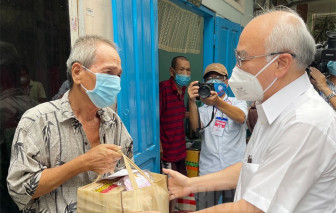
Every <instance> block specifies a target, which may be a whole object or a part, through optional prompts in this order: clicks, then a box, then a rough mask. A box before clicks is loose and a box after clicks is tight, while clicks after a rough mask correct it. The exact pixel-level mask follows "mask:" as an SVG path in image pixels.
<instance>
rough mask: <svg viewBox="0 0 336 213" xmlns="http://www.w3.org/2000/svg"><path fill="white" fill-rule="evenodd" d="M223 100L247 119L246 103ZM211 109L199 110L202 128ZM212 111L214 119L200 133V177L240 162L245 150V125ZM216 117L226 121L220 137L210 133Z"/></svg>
mask: <svg viewBox="0 0 336 213" xmlns="http://www.w3.org/2000/svg"><path fill="white" fill-rule="evenodd" d="M223 100H225V101H226V102H228V103H230V104H232V105H233V106H236V107H238V108H239V109H241V110H242V111H243V112H244V113H245V118H246V117H247V103H246V101H241V100H237V99H236V98H234V97H228V96H227V95H225V97H224V98H223ZM212 109H213V106H208V105H206V104H204V105H203V106H202V107H200V108H199V113H200V120H201V122H202V123H203V126H206V125H207V124H208V123H209V121H210V120H211V115H212ZM214 111H215V118H214V119H213V120H212V122H211V124H210V125H209V126H208V127H207V128H205V129H204V132H202V147H201V154H200V162H199V171H200V175H205V174H209V173H213V172H217V171H220V170H222V169H224V168H226V167H228V166H230V165H232V164H235V163H237V162H241V160H242V159H243V156H244V152H245V149H246V128H245V124H240V123H238V122H236V121H233V120H231V119H230V118H229V117H228V116H227V115H225V114H224V113H222V112H221V111H220V110H218V109H216V108H214ZM216 117H223V118H227V119H228V121H227V123H226V126H225V128H224V131H223V135H222V136H217V135H214V134H213V133H212V131H213V128H214V125H215V120H216Z"/></svg>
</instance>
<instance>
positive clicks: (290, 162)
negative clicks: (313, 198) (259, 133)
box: [243, 123, 327, 212]
mask: <svg viewBox="0 0 336 213" xmlns="http://www.w3.org/2000/svg"><path fill="white" fill-rule="evenodd" d="M272 137H273V138H274V140H276V141H272V142H271V141H269V143H272V146H270V147H271V148H269V149H268V150H264V153H265V157H264V158H263V160H262V162H261V163H260V164H259V169H258V170H257V171H256V172H255V173H254V174H253V175H251V176H249V177H248V178H249V179H250V182H249V183H248V185H247V187H246V189H245V193H244V194H243V199H245V200H246V201H248V202H249V203H252V204H253V205H255V206H256V207H258V208H259V209H261V210H263V211H264V212H294V211H295V208H296V206H297V205H298V203H299V202H301V199H302V198H303V197H304V196H305V195H306V192H307V191H308V190H309V189H310V188H311V187H312V185H313V184H314V183H315V182H316V180H317V178H319V177H320V175H321V173H322V171H323V169H324V168H323V167H325V166H326V165H324V164H323V162H321V161H320V160H319V159H321V158H320V156H323V155H324V153H326V152H327V150H326V149H325V147H324V146H323V143H325V141H326V140H327V136H326V135H325V134H323V133H322V132H321V131H319V130H318V129H317V128H316V127H313V126H312V125H309V124H302V123H301V124H300V123H296V124H288V125H284V126H283V128H282V129H281V130H279V131H278V133H276V134H275V135H274V136H272ZM259 148H260V147H259ZM279 210H281V211H279Z"/></svg>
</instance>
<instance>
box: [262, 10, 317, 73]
mask: <svg viewBox="0 0 336 213" xmlns="http://www.w3.org/2000/svg"><path fill="white" fill-rule="evenodd" d="M273 11H282V12H286V13H288V14H286V15H282V16H280V18H279V19H278V23H277V24H275V26H274V28H273V30H272V31H271V33H270V35H269V36H268V37H267V38H266V40H265V53H266V54H270V53H272V52H288V53H292V54H295V58H294V63H295V66H296V68H297V69H300V70H302V69H305V68H307V67H308V66H309V65H310V64H311V63H312V62H313V60H314V56H315V52H316V48H315V41H314V38H313V37H312V35H311V34H310V33H309V31H308V29H307V27H306V24H305V23H304V21H303V20H302V18H301V17H300V16H299V14H297V13H296V12H295V11H293V10H291V9H289V8H283V7H282V8H278V9H276V10H272V11H270V10H269V11H267V12H265V13H269V12H273ZM265 13H263V14H265ZM269 60H270V59H269Z"/></svg>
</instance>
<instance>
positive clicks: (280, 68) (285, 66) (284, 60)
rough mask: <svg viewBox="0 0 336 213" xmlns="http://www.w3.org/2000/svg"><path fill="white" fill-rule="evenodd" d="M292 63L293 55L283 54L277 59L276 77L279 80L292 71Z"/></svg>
mask: <svg viewBox="0 0 336 213" xmlns="http://www.w3.org/2000/svg"><path fill="white" fill-rule="evenodd" d="M292 62H293V56H292V55H291V54H289V53H284V54H281V55H280V56H279V58H278V59H277V63H276V66H277V67H276V72H275V76H276V77H277V78H281V77H283V76H284V75H285V74H286V73H287V72H288V70H289V69H290V66H292V65H293V63H292Z"/></svg>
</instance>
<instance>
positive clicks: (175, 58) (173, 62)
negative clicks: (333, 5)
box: [170, 55, 189, 68]
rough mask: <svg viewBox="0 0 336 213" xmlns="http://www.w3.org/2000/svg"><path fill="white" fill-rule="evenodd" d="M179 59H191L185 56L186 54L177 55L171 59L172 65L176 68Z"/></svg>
mask: <svg viewBox="0 0 336 213" xmlns="http://www.w3.org/2000/svg"><path fill="white" fill-rule="evenodd" d="M177 59H182V60H186V61H189V59H187V57H185V56H181V55H180V56H176V57H174V58H173V60H172V61H171V65H170V66H171V67H172V68H175V67H176V61H177Z"/></svg>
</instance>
